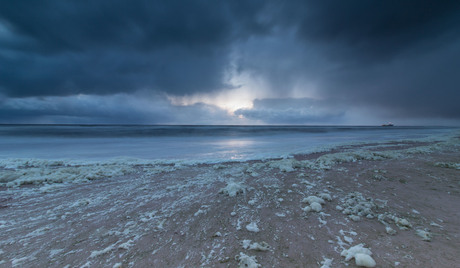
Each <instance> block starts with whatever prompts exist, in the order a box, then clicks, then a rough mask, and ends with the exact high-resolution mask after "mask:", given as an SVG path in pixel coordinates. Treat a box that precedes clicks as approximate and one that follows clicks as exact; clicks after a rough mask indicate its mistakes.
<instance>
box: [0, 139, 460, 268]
mask: <svg viewBox="0 0 460 268" xmlns="http://www.w3.org/2000/svg"><path fill="white" fill-rule="evenodd" d="M459 144H460V142H459V140H458V138H454V139H450V140H449V141H448V142H441V143H437V142H424V143H416V142H398V143H394V144H384V145H379V144H373V145H355V146H348V147H341V148H336V149H334V150H333V151H329V152H322V153H318V154H312V155H297V156H295V157H294V158H292V159H281V160H266V161H249V162H242V163H232V162H229V163H221V164H216V165H211V164H202V165H183V166H180V167H174V168H172V167H171V166H170V165H169V166H167V167H168V168H163V169H162V168H159V167H155V168H156V169H155V170H156V171H155V172H150V171H151V170H152V167H151V166H147V165H142V164H139V165H131V166H130V167H129V168H128V169H126V170H129V172H124V173H120V174H119V173H117V174H114V175H113V176H111V177H107V178H98V179H95V180H86V181H80V180H79V181H78V182H68V183H65V182H63V183H54V182H53V183H45V184H44V183H43V180H42V179H40V182H39V183H37V184H32V185H29V184H27V185H20V186H16V187H7V186H6V184H4V186H2V187H0V266H1V267H11V266H13V267H16V266H17V267H199V266H202V267H239V266H242V267H247V266H245V265H249V266H252V267H321V266H322V265H324V267H357V266H356V264H355V263H356V260H355V259H358V260H359V261H360V262H362V261H368V258H367V256H362V254H363V253H359V254H361V255H357V258H354V257H350V258H349V259H347V258H345V257H344V256H341V253H342V252H343V251H344V250H348V249H350V248H352V247H354V246H357V245H360V244H362V247H365V248H366V249H369V251H370V252H371V253H372V255H368V256H372V259H373V260H374V261H375V263H376V267H455V266H458V253H459V251H458V249H459V248H460V239H459V238H460V237H459V236H460V209H459V207H458V204H460V170H459V168H458V167H459V163H460V153H459V152H460V151H459V149H460V147H459ZM27 168H28V167H23V169H27ZM55 168H59V167H55ZM87 168H88V167H85V169H87ZM1 171H2V172H4V173H5V171H8V172H6V173H11V172H13V171H12V169H7V168H3V170H1ZM11 185H14V183H13V184H11V183H10V186H11ZM44 187H45V188H44ZM46 187H47V188H46ZM44 189H45V190H44ZM313 196H314V197H316V198H317V199H316V198H312V197H313ZM309 197H310V198H309ZM306 198H307V199H306ZM318 205H319V206H320V207H319V206H318ZM306 206H310V209H304V208H305V207H306ZM312 207H313V208H312ZM319 208H321V209H319Z"/></svg>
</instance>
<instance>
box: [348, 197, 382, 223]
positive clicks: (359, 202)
mask: <svg viewBox="0 0 460 268" xmlns="http://www.w3.org/2000/svg"><path fill="white" fill-rule="evenodd" d="M376 208H377V205H376V204H375V203H374V201H373V200H372V198H364V196H363V195H362V194H361V193H359V192H353V193H349V194H348V195H347V196H345V198H344V199H343V200H342V206H340V207H339V209H341V210H342V213H343V214H346V215H348V216H349V217H350V218H351V219H352V220H353V221H358V220H360V219H361V217H366V218H368V219H372V218H374V217H375V213H374V211H373V210H374V209H376Z"/></svg>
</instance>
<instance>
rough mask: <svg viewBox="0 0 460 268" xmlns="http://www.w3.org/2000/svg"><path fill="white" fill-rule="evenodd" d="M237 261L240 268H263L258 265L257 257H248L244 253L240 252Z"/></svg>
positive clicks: (236, 257)
mask: <svg viewBox="0 0 460 268" xmlns="http://www.w3.org/2000/svg"><path fill="white" fill-rule="evenodd" d="M235 260H236V261H237V262H238V267H239V268H257V267H261V265H260V264H258V263H257V259H256V256H248V255H246V254H244V253H243V252H240V255H236V256H235Z"/></svg>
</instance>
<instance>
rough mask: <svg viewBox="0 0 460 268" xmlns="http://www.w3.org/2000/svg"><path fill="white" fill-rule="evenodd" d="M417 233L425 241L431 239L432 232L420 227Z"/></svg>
mask: <svg viewBox="0 0 460 268" xmlns="http://www.w3.org/2000/svg"><path fill="white" fill-rule="evenodd" d="M415 233H416V234H417V235H418V236H420V237H421V238H422V240H423V241H428V242H429V241H431V233H430V232H428V231H425V230H422V229H418V230H416V231H415Z"/></svg>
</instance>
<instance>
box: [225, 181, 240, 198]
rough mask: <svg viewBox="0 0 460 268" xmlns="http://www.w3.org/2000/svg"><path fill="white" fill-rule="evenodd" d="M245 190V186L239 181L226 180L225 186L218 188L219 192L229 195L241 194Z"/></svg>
mask: <svg viewBox="0 0 460 268" xmlns="http://www.w3.org/2000/svg"><path fill="white" fill-rule="evenodd" d="M245 192H246V186H245V185H244V184H242V183H240V182H234V181H231V182H227V186H225V187H224V188H222V189H220V191H219V193H220V194H225V195H228V196H231V197H235V196H236V195H237V194H242V193H245Z"/></svg>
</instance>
